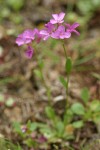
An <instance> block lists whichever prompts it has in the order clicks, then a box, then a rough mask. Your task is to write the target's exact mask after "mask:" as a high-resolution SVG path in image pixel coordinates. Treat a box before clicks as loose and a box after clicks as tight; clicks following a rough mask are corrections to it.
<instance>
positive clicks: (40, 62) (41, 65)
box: [38, 58, 44, 69]
mask: <svg viewBox="0 0 100 150" xmlns="http://www.w3.org/2000/svg"><path fill="white" fill-rule="evenodd" d="M38 63H39V66H40V68H41V69H43V67H44V62H43V60H42V59H41V58H40V59H39V60H38Z"/></svg>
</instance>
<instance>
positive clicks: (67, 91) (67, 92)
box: [63, 43, 69, 112]
mask: <svg viewBox="0 0 100 150" xmlns="http://www.w3.org/2000/svg"><path fill="white" fill-rule="evenodd" d="M63 49H64V53H65V57H66V60H67V52H66V49H65V45H64V43H63ZM68 88H69V74H68V75H67V86H66V110H67V108H68V95H69V90H68ZM65 112H66V111H65Z"/></svg>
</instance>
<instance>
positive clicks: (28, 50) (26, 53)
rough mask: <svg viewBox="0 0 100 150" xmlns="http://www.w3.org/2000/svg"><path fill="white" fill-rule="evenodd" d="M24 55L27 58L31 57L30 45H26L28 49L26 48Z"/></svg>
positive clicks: (31, 49)
mask: <svg viewBox="0 0 100 150" xmlns="http://www.w3.org/2000/svg"><path fill="white" fill-rule="evenodd" d="M25 55H26V57H27V58H29V59H31V58H32V56H33V48H32V47H31V46H28V49H27V50H26V52H25Z"/></svg>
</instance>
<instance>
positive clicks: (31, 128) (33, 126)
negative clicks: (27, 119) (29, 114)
mask: <svg viewBox="0 0 100 150" xmlns="http://www.w3.org/2000/svg"><path fill="white" fill-rule="evenodd" d="M37 128H38V124H37V123H36V122H33V123H31V125H30V128H29V129H30V130H31V131H34V130H36V129H37Z"/></svg>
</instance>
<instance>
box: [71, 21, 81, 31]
mask: <svg viewBox="0 0 100 150" xmlns="http://www.w3.org/2000/svg"><path fill="white" fill-rule="evenodd" d="M79 25H80V24H79V23H77V22H75V23H74V24H73V25H72V26H71V28H72V29H75V28H77V27H78V26H79Z"/></svg>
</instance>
